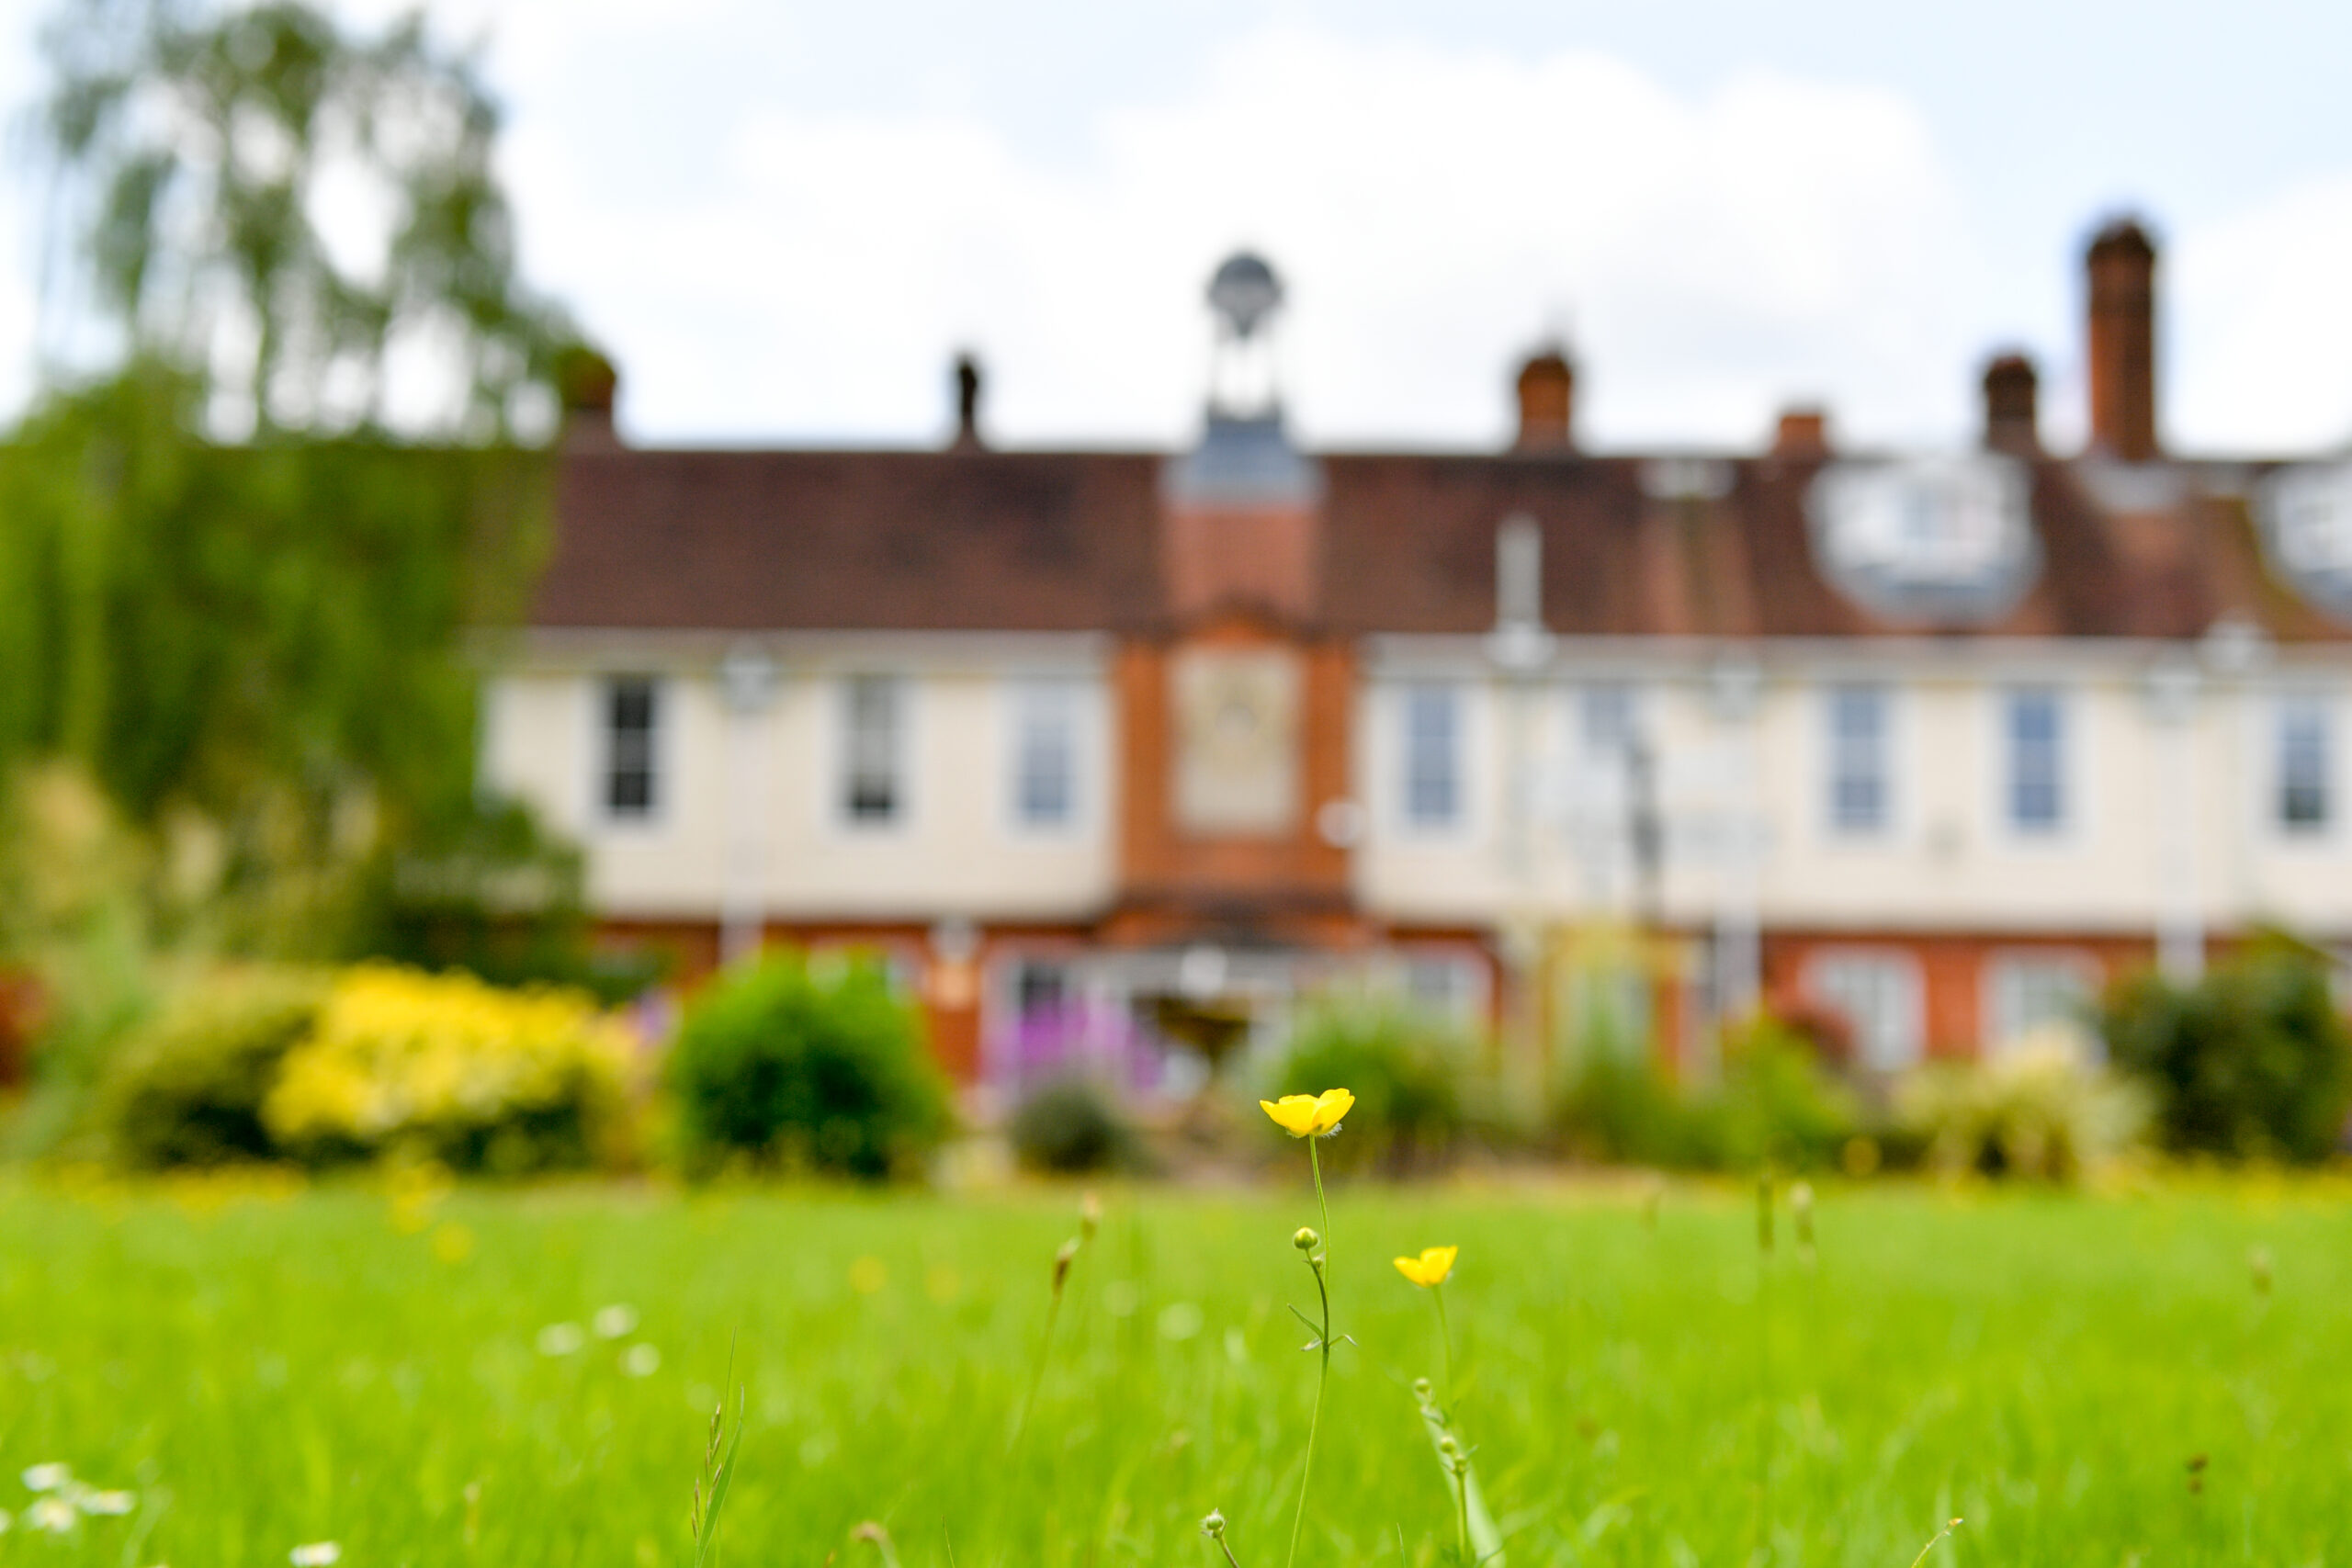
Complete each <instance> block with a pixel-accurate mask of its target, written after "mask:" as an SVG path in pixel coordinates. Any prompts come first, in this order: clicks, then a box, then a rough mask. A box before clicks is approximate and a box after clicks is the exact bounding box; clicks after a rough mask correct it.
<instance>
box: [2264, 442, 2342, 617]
mask: <svg viewBox="0 0 2352 1568" xmlns="http://www.w3.org/2000/svg"><path fill="white" fill-rule="evenodd" d="M2256 514H2257V516H2258V517H2259V519H2260V521H2261V525H2262V536H2263V542H2264V544H2265V546H2266V547H2267V548H2268V550H2269V552H2270V558H2271V560H2272V561H2273V562H2274V563H2275V564H2276V565H2278V567H2279V568H2280V569H2281V570H2282V571H2283V572H2284V573H2285V575H2286V576H2287V577H2288V578H2289V579H2290V581H2292V582H2293V583H2294V585H2295V587H2296V588H2297V589H2298V590H2299V591H2300V592H2302V593H2303V594H2305V595H2306V596H2308V597H2310V598H2311V599H2313V600H2315V601H2317V602H2318V603H2319V604H2322V605H2324V606H2325V607H2326V608H2327V609H2329V610H2331V611H2334V612H2335V614H2337V615H2352V463H2326V464H2322V463H2312V464H2305V465H2302V466H2301V467H2297V468H2284V469H2281V470H2279V471H2278V473H2276V474H2273V475H2272V476H2271V477H2270V479H2268V481H2267V482H2266V483H2265V484H2264V485H2263V487H2262V489H2261V491H2259V493H2258V495H2257V498H2256Z"/></svg>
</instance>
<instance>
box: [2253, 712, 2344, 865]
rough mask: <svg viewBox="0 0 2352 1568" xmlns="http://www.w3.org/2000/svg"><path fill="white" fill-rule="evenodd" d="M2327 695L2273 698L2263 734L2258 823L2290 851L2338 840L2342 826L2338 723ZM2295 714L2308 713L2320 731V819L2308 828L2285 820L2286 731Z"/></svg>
mask: <svg viewBox="0 0 2352 1568" xmlns="http://www.w3.org/2000/svg"><path fill="white" fill-rule="evenodd" d="M2268 706H2269V724H2268V726H2267V730H2266V732H2265V735H2266V739H2265V745H2264V754H2265V759H2266V761H2265V766H2264V769H2263V774H2262V777H2263V791H2262V820H2263V824H2264V826H2265V827H2266V828H2267V829H2268V832H2269V836H2270V837H2271V838H2272V839H2274V840H2277V841H2278V842H2279V843H2281V844H2283V845H2286V846H2289V847H2290V848H2323V847H2329V846H2333V845H2334V844H2335V843H2336V842H2337V841H2338V837H2339V835H2340V833H2341V832H2342V830H2343V821H2344V807H2345V799H2344V784H2345V773H2344V764H2343V753H2344V724H2343V718H2342V716H2341V714H2340V713H2339V712H2338V708H2339V704H2338V702H2337V700H2336V697H2335V694H2334V693H2332V692H2329V691H2326V690H2324V689H2321V688H2314V687H2292V686H2290V687H2288V688H2287V689H2285V690H2282V691H2280V692H2278V694H2275V695H2274V696H2273V697H2272V699H2271V701H2270V703H2269V705H2268ZM2298 713H2309V714H2314V715H2316V716H2318V718H2319V721H2320V724H2321V727H2322V732H2321V744H2322V747H2323V748H2324V761H2323V766H2324V774H2323V777H2322V780H2321V788H2322V792H2323V798H2324V805H2325V807H2326V814H2325V815H2324V817H2322V818H2320V820H2319V821H2317V822H2315V823H2310V824H2297V823H2290V822H2289V821H2288V820H2287V815H2286V805H2287V726H2288V723H2289V722H2290V718H2291V716H2294V715H2296V714H2298Z"/></svg>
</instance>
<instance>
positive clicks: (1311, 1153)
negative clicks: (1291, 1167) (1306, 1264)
mask: <svg viewBox="0 0 2352 1568" xmlns="http://www.w3.org/2000/svg"><path fill="white" fill-rule="evenodd" d="M1315 1143H1316V1140H1315V1139H1313V1138H1309V1139H1307V1140H1306V1168H1307V1169H1309V1170H1311V1171H1313V1172H1314V1173H1315V1206H1316V1207H1317V1209H1320V1210H1321V1211H1322V1212H1323V1255H1324V1256H1325V1257H1326V1258H1329V1256H1330V1255H1331V1205H1330V1204H1329V1202H1328V1201H1325V1199H1324V1197H1323V1158H1322V1156H1320V1155H1318V1154H1317V1152H1316V1149H1315ZM1327 1315H1328V1309H1327ZM1323 1326H1324V1327H1325V1328H1327V1329H1328V1328H1329V1327H1330V1326H1331V1325H1330V1324H1329V1322H1326V1323H1325V1324H1324V1325H1323ZM1325 1337H1326V1338H1329V1335H1326V1336H1325Z"/></svg>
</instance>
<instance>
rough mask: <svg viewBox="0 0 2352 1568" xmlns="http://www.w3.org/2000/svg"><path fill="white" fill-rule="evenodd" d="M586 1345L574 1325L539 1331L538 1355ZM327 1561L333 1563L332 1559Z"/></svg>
mask: <svg viewBox="0 0 2352 1568" xmlns="http://www.w3.org/2000/svg"><path fill="white" fill-rule="evenodd" d="M587 1343H588V1336H586V1335H585V1334H582V1333H581V1332H580V1325H578V1324H576V1323H550V1324H548V1325H547V1326H546V1327H545V1328H542V1329H540V1330H539V1354H540V1355H542V1356H569V1355H571V1353H572V1352H573V1351H574V1350H577V1349H579V1348H580V1347H582V1345H585V1344H587ZM327 1561H329V1562H333V1561H334V1559H333V1558H329V1559H328V1560H327Z"/></svg>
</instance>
